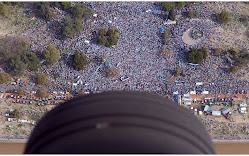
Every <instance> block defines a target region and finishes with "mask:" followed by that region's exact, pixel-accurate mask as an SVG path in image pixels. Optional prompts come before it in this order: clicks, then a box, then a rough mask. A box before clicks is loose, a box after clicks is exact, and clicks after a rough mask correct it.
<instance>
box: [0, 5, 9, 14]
mask: <svg viewBox="0 0 249 156" xmlns="http://www.w3.org/2000/svg"><path fill="white" fill-rule="evenodd" d="M8 14H9V6H8V5H6V4H4V3H3V2H0V17H4V16H8Z"/></svg>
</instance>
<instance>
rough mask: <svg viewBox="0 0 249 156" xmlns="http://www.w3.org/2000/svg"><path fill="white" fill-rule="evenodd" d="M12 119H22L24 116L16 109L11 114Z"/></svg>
mask: <svg viewBox="0 0 249 156" xmlns="http://www.w3.org/2000/svg"><path fill="white" fill-rule="evenodd" d="M9 114H10V117H11V118H21V117H22V114H21V112H20V111H19V110H17V109H14V110H13V111H12V112H10V113H9Z"/></svg>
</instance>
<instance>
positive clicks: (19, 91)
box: [16, 88, 26, 96]
mask: <svg viewBox="0 0 249 156" xmlns="http://www.w3.org/2000/svg"><path fill="white" fill-rule="evenodd" d="M16 91H17V94H18V95H20V96H23V95H25V94H26V91H25V90H24V89H22V88H17V89H16Z"/></svg>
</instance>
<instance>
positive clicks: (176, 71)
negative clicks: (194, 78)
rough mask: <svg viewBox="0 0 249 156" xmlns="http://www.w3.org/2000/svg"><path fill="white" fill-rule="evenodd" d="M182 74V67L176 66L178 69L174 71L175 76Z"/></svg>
mask: <svg viewBox="0 0 249 156" xmlns="http://www.w3.org/2000/svg"><path fill="white" fill-rule="evenodd" d="M180 74H181V70H180V67H178V66H177V67H176V70H175V72H174V75H175V77H177V76H180Z"/></svg>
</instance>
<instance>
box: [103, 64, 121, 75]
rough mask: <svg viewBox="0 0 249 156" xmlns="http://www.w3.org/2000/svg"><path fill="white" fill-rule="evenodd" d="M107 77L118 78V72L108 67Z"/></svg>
mask: <svg viewBox="0 0 249 156" xmlns="http://www.w3.org/2000/svg"><path fill="white" fill-rule="evenodd" d="M106 74H107V77H118V76H119V71H118V69H117V68H115V67H114V66H112V67H108V68H107V70H106Z"/></svg>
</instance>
